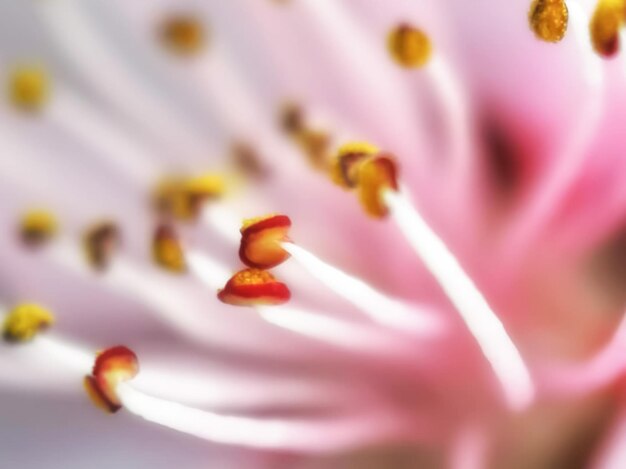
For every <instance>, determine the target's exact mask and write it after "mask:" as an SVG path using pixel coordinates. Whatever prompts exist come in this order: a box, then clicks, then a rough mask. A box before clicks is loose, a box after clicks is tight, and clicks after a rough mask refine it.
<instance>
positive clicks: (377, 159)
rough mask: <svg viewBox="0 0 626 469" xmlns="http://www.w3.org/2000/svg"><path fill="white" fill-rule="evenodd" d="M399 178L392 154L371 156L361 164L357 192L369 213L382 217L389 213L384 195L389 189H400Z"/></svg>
mask: <svg viewBox="0 0 626 469" xmlns="http://www.w3.org/2000/svg"><path fill="white" fill-rule="evenodd" d="M397 178H398V169H397V167H396V162H395V158H394V157H393V156H392V155H389V154H384V153H381V154H378V155H375V156H371V157H369V158H367V159H366V160H365V161H364V162H363V163H362V164H360V165H359V176H358V188H357V192H358V196H359V200H360V201H361V205H362V206H363V208H364V209H365V211H366V212H367V214H368V215H370V216H372V217H375V218H382V217H385V216H386V215H387V214H388V212H389V210H388V208H387V204H386V203H385V200H384V197H383V196H384V192H385V191H387V190H394V191H395V190H398V179H397Z"/></svg>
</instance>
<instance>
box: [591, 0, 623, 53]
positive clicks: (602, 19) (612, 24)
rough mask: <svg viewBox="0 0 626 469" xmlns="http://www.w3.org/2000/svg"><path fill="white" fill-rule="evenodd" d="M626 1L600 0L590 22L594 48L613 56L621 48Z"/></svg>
mask: <svg viewBox="0 0 626 469" xmlns="http://www.w3.org/2000/svg"><path fill="white" fill-rule="evenodd" d="M625 12H626V2H624V0H600V1H599V2H598V4H597V6H596V9H595V11H594V13H593V16H592V17H591V21H590V22H589V34H590V35H591V42H592V44H593V48H594V50H595V51H596V52H597V53H598V54H600V55H602V56H604V57H611V56H613V55H615V54H616V53H617V51H618V50H619V30H620V28H621V27H622V26H623V25H624V15H625Z"/></svg>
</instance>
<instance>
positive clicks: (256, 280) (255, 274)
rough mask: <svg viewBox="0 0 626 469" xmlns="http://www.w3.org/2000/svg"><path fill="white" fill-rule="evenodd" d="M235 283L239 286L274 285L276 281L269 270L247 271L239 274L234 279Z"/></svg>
mask: <svg viewBox="0 0 626 469" xmlns="http://www.w3.org/2000/svg"><path fill="white" fill-rule="evenodd" d="M233 281H234V283H235V284H237V285H261V284H265V283H273V282H275V281H276V279H275V278H274V276H273V275H272V274H270V273H269V272H268V271H267V270H261V269H246V270H242V271H241V272H238V273H237V274H236V275H235V277H234V278H233Z"/></svg>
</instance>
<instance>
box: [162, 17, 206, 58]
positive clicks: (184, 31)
mask: <svg viewBox="0 0 626 469" xmlns="http://www.w3.org/2000/svg"><path fill="white" fill-rule="evenodd" d="M158 34H159V38H160V40H161V42H162V44H163V45H164V46H165V47H166V48H167V49H169V51H170V52H173V53H175V54H178V55H181V56H191V55H195V54H197V53H198V52H200V51H201V50H202V49H203V48H204V47H206V43H207V32H206V29H205V27H204V25H203V24H202V23H201V22H200V21H199V20H198V18H197V17H196V16H194V15H191V14H175V15H172V16H170V17H168V18H166V19H165V20H164V21H163V23H162V24H161V25H160V27H159V30H158Z"/></svg>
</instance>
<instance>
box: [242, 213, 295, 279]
mask: <svg viewBox="0 0 626 469" xmlns="http://www.w3.org/2000/svg"><path fill="white" fill-rule="evenodd" d="M290 228H291V220H290V219H289V217H288V216H286V215H266V216H263V217H257V218H251V219H248V220H244V222H243V225H242V227H241V230H240V231H241V244H240V246H239V258H240V259H241V261H242V262H243V263H244V264H246V265H247V266H249V267H254V268H257V269H269V268H272V267H275V266H277V265H278V264H281V263H282V262H284V261H285V260H287V259H288V258H289V253H288V252H287V251H285V250H284V249H283V248H282V246H281V244H280V243H281V241H288V240H289V238H288V237H287V233H288V232H289V229H290Z"/></svg>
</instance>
